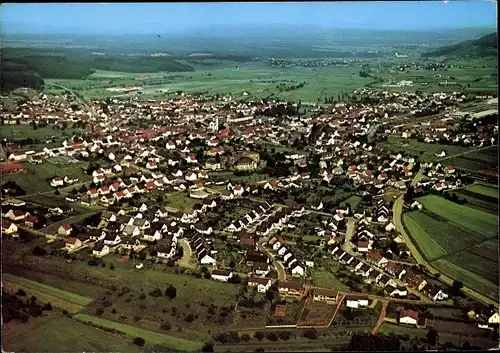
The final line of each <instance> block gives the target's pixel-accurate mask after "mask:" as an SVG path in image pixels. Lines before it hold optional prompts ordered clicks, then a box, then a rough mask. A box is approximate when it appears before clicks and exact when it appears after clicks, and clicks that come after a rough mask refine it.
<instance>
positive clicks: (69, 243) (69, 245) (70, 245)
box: [64, 237, 82, 251]
mask: <svg viewBox="0 0 500 353" xmlns="http://www.w3.org/2000/svg"><path fill="white" fill-rule="evenodd" d="M81 246H82V242H81V240H80V239H78V238H74V237H68V238H66V242H65V244H64V248H65V249H66V250H69V251H72V250H75V249H78V248H79V247H81Z"/></svg>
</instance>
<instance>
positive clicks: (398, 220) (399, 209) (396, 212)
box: [392, 169, 498, 307]
mask: <svg viewBox="0 0 500 353" xmlns="http://www.w3.org/2000/svg"><path fill="white" fill-rule="evenodd" d="M422 174H423V171H422V169H421V170H419V172H418V173H417V174H416V175H415V177H414V179H413V181H412V182H411V185H412V186H415V185H417V184H418V182H419V181H420V179H421V178H422ZM403 196H404V195H401V196H399V197H398V198H397V199H396V201H395V202H394V206H393V210H392V212H393V223H394V225H395V226H396V229H397V230H398V232H399V233H401V236H402V237H403V240H404V242H405V243H406V245H407V246H408V248H409V249H410V251H411V253H412V254H413V257H414V258H415V260H417V262H418V263H419V264H421V265H423V266H425V267H426V268H427V269H428V270H429V272H430V273H439V274H440V277H439V280H440V281H442V282H444V283H446V284H447V285H449V286H452V285H453V282H454V280H453V279H452V278H450V277H448V276H446V275H445V274H443V273H441V272H439V271H438V270H436V269H435V268H434V267H433V266H432V265H431V264H429V263H428V262H427V261H426V260H425V259H424V257H423V256H422V254H420V252H419V251H418V249H417V247H416V246H415V244H414V243H413V242H412V240H411V237H410V236H409V235H408V233H406V230H405V228H404V226H403V221H402V219H403V218H402V216H403V203H404V200H403ZM462 291H463V292H464V293H465V294H466V295H468V296H470V297H471V298H474V299H476V300H479V301H480V302H483V303H485V304H488V305H490V304H493V305H495V306H497V307H498V302H496V301H494V300H492V299H490V298H488V297H486V296H484V295H482V294H481V293H478V292H476V291H475V290H473V289H471V288H468V287H466V286H465V285H464V287H463V288H462Z"/></svg>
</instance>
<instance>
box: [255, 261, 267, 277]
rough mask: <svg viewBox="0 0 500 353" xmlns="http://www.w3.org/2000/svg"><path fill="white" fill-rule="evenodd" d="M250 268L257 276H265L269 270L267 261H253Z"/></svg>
mask: <svg viewBox="0 0 500 353" xmlns="http://www.w3.org/2000/svg"><path fill="white" fill-rule="evenodd" d="M252 269H253V271H254V272H255V274H256V275H259V276H267V274H268V273H269V272H270V271H271V268H270V266H269V264H268V263H267V262H254V263H253V265H252Z"/></svg>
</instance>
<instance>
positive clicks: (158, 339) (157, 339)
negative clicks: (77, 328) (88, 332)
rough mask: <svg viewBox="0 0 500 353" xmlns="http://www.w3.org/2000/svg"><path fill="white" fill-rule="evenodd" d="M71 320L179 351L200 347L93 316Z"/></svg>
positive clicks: (182, 340) (79, 315)
mask: <svg viewBox="0 0 500 353" xmlns="http://www.w3.org/2000/svg"><path fill="white" fill-rule="evenodd" d="M73 318H74V319H76V320H79V321H81V322H83V323H89V324H91V325H95V326H98V327H102V328H106V329H112V330H116V331H119V332H120V333H122V334H124V335H126V336H128V337H130V338H136V337H142V338H144V340H145V341H146V342H147V343H152V344H165V345H168V346H169V347H172V348H174V349H176V350H180V351H199V350H200V349H201V347H202V344H201V343H200V342H195V341H189V340H186V339H182V338H177V337H172V336H168V335H165V334H162V333H157V332H153V331H149V330H144V329H141V328H138V327H135V326H130V325H125V324H121V323H118V322H114V321H111V320H106V319H102V318H99V317H95V316H90V315H86V314H77V315H75V316H73Z"/></svg>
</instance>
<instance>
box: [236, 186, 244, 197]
mask: <svg viewBox="0 0 500 353" xmlns="http://www.w3.org/2000/svg"><path fill="white" fill-rule="evenodd" d="M244 191H245V190H244V189H243V187H242V186H241V185H236V186H235V187H234V188H233V193H234V196H241V195H243V192H244Z"/></svg>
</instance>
